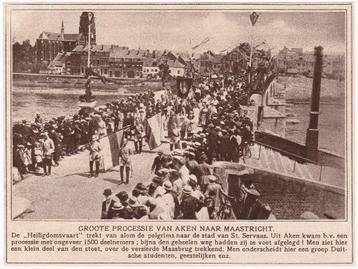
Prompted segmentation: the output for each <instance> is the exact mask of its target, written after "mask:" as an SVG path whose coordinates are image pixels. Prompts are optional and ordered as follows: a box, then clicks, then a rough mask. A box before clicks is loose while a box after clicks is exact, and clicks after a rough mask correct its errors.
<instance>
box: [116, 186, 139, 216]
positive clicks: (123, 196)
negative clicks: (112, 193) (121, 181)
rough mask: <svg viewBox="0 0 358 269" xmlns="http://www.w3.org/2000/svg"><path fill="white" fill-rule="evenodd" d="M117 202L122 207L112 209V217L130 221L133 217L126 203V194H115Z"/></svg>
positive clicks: (123, 192) (131, 210)
mask: <svg viewBox="0 0 358 269" xmlns="http://www.w3.org/2000/svg"><path fill="white" fill-rule="evenodd" d="M116 196H117V198H118V200H119V201H120V202H121V205H122V207H121V208H120V209H117V210H116V209H114V216H115V217H117V218H120V219H132V218H133V216H134V212H133V209H132V208H131V207H130V206H129V203H128V199H129V196H128V193H127V192H125V191H121V192H119V193H117V194H116Z"/></svg>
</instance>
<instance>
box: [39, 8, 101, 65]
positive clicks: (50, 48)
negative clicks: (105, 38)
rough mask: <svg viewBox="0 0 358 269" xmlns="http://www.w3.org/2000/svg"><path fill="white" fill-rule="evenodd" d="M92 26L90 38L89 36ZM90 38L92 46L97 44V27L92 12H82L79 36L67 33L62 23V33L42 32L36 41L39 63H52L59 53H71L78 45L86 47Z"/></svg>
mask: <svg viewBox="0 0 358 269" xmlns="http://www.w3.org/2000/svg"><path fill="white" fill-rule="evenodd" d="M90 24H91V30H90V32H91V33H90V34H91V35H90V37H89V36H88V32H89V25H90ZM89 38H90V40H91V44H92V45H93V44H96V25H95V18H94V15H93V13H92V12H82V14H81V16H80V25H79V31H78V34H67V33H65V26H64V23H63V21H62V25H61V32H60V33H53V32H45V31H44V32H42V33H41V34H40V36H39V37H38V38H37V40H36V53H37V60H38V61H41V62H43V61H47V62H48V63H49V62H51V61H52V60H53V59H55V57H56V56H57V55H58V53H65V52H71V51H72V50H73V49H74V48H75V47H76V46H77V45H80V44H82V45H86V44H87V43H88V39H89Z"/></svg>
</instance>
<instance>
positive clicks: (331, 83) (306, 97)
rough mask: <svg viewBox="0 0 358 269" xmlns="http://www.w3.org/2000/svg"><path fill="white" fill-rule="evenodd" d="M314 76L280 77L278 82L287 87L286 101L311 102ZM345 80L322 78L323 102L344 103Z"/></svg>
mask: <svg viewBox="0 0 358 269" xmlns="http://www.w3.org/2000/svg"><path fill="white" fill-rule="evenodd" d="M312 81H313V79H312V78H307V77H278V79H277V82H278V83H280V84H282V85H283V86H284V87H285V89H286V101H287V102H289V103H296V104H298V103H301V104H303V103H310V102H311V94H312ZM345 96H346V95H345V82H344V81H339V80H334V79H327V78H322V81H321V104H344V102H345Z"/></svg>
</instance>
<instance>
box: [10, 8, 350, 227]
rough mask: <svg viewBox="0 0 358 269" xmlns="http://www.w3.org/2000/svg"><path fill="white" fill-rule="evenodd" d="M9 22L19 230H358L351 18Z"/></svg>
mask: <svg viewBox="0 0 358 269" xmlns="http://www.w3.org/2000/svg"><path fill="white" fill-rule="evenodd" d="M9 18H10V19H9V21H8V22H7V23H8V25H9V29H10V30H9V33H8V38H9V40H8V44H9V46H10V47H9V48H8V49H9V60H10V67H9V68H10V74H9V76H8V77H7V79H8V80H9V84H10V88H9V89H8V100H9V102H8V104H7V105H8V114H7V119H8V122H9V125H8V128H9V129H10V130H9V132H10V137H9V142H8V144H7V146H8V148H9V154H10V155H9V156H10V157H9V160H8V165H9V166H10V169H11V178H8V179H7V182H8V183H7V184H9V185H10V186H9V189H10V190H11V191H10V192H9V193H8V195H10V205H9V206H10V209H11V212H10V214H11V220H14V221H19V222H21V221H29V220H99V221H102V222H104V223H113V221H118V222H121V221H124V220H126V221H128V220H132V221H133V222H137V221H138V222H139V221H142V222H143V221H144V222H149V221H153V220H156V221H173V222H181V221H188V220H189V221H190V220H191V221H193V222H201V221H205V222H211V221H258V220H259V221H263V222H265V221H270V222H272V221H274V222H275V221H280V220H297V221H322V220H327V221H328V220H329V221H339V220H340V221H342V220H346V219H347V218H348V215H347V214H349V212H348V207H347V188H349V187H350V185H349V184H350V183H349V182H350V181H349V180H348V178H347V169H350V168H349V167H348V165H347V161H348V160H347V158H351V155H350V154H351V153H350V151H347V149H348V148H350V145H349V144H348V140H347V138H348V137H349V136H350V135H351V133H350V132H351V128H352V126H351V124H352V123H351V122H349V121H348V119H349V118H350V117H351V116H350V115H348V114H349V113H352V112H351V109H352V108H351V105H352V103H351V102H350V101H349V99H348V93H347V92H348V91H351V89H350V88H348V87H347V85H348V84H347V83H348V82H347V61H350V59H347V54H348V53H350V52H348V51H347V35H349V34H350V33H347V23H348V22H347V21H348V20H347V13H346V12H345V11H342V10H336V9H332V10H331V11H330V10H325V11H321V10H320V9H317V10H314V8H313V9H310V10H303V9H301V10H300V9H295V10H294V9H292V10H290V9H287V8H286V9H282V10H280V9H275V10H270V9H269V8H268V7H267V8H265V7H264V8H258V9H253V8H251V9H248V8H245V6H243V7H241V8H237V9H234V8H233V9H229V10H228V9H222V8H221V7H220V6H218V7H210V6H209V7H208V8H207V9H205V8H202V9H200V8H196V9H194V8H193V9H190V6H189V7H188V8H186V9H175V8H171V9H166V7H165V6H162V7H161V8H160V9H156V6H155V5H154V6H152V7H151V8H148V9H147V8H141V7H140V6H137V8H136V9H135V10H133V9H131V10H127V9H125V8H119V9H115V8H113V9H106V10H103V9H100V8H99V9H96V8H89V9H86V8H85V7H84V8H81V6H80V5H75V6H72V7H71V6H70V5H69V6H67V7H66V8H63V9H60V8H58V9H56V8H54V9H46V8H38V9H36V8H33V9H29V8H26V9H21V8H19V9H13V10H11V14H10V15H9ZM348 116H349V118H348ZM350 150H351V149H350Z"/></svg>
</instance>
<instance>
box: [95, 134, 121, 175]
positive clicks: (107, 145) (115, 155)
mask: <svg viewBox="0 0 358 269" xmlns="http://www.w3.org/2000/svg"><path fill="white" fill-rule="evenodd" d="M122 137H123V130H120V131H118V132H116V133H112V134H110V135H108V136H106V137H103V138H101V139H100V145H101V148H102V162H101V169H103V170H108V169H110V168H112V167H114V166H117V165H119V149H120V147H121V142H122Z"/></svg>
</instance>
